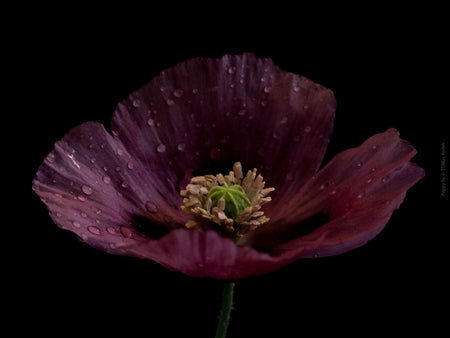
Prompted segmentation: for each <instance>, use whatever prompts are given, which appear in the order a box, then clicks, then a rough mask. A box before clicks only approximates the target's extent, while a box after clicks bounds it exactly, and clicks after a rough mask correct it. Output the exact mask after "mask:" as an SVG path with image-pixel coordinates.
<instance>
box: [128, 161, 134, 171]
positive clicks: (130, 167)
mask: <svg viewBox="0 0 450 338" xmlns="http://www.w3.org/2000/svg"><path fill="white" fill-rule="evenodd" d="M127 168H128V169H130V170H133V169H134V164H133V162H128V164H127Z"/></svg>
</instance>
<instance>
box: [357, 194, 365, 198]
mask: <svg viewBox="0 0 450 338" xmlns="http://www.w3.org/2000/svg"><path fill="white" fill-rule="evenodd" d="M363 196H364V194H363V193H359V194H358V196H356V198H357V199H361V198H363Z"/></svg>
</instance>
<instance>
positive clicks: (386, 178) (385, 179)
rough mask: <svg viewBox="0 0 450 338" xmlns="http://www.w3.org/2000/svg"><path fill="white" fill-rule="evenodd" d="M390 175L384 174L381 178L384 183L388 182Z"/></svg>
mask: <svg viewBox="0 0 450 338" xmlns="http://www.w3.org/2000/svg"><path fill="white" fill-rule="evenodd" d="M388 179H389V177H388V176H384V177H383V179H382V180H381V181H382V182H383V183H386V182H387V181H388Z"/></svg>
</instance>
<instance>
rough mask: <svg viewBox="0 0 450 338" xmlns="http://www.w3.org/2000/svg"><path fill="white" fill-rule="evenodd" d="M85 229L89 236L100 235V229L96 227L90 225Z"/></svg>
mask: <svg viewBox="0 0 450 338" xmlns="http://www.w3.org/2000/svg"><path fill="white" fill-rule="evenodd" d="M87 229H88V231H89V232H90V233H91V234H94V235H100V234H101V231H100V229H99V228H97V227H96V226H93V225H91V226H89V227H88V228H87Z"/></svg>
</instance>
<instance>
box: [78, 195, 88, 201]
mask: <svg viewBox="0 0 450 338" xmlns="http://www.w3.org/2000/svg"><path fill="white" fill-rule="evenodd" d="M77 199H78V200H79V201H81V202H85V201H86V197H84V196H82V195H78V197H77Z"/></svg>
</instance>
